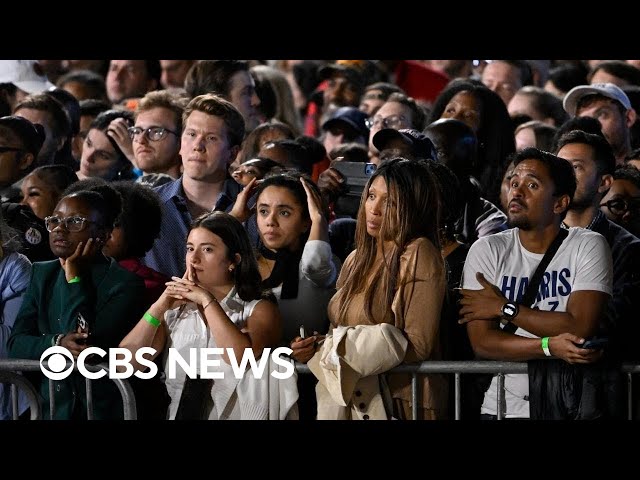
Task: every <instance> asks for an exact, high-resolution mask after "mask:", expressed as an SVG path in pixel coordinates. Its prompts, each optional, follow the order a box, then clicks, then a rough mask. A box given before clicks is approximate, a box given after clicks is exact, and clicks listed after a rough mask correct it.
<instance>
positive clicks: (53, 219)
mask: <svg viewBox="0 0 640 480" xmlns="http://www.w3.org/2000/svg"><path fill="white" fill-rule="evenodd" d="M63 223H64V228H66V229H67V230H68V231H70V232H80V231H82V230H84V228H85V227H86V226H87V225H88V224H89V223H97V222H94V221H93V220H89V219H88V218H85V217H81V216H80V215H74V216H72V217H67V218H60V217H58V216H57V215H51V216H49V217H45V219H44V226H45V227H47V230H48V231H49V232H53V231H54V230H55V229H56V228H58V227H59V226H60V225H62V224H63Z"/></svg>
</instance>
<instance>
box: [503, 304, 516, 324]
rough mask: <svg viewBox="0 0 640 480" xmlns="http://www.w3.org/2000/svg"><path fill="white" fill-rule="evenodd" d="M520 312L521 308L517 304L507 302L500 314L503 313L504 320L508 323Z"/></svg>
mask: <svg viewBox="0 0 640 480" xmlns="http://www.w3.org/2000/svg"><path fill="white" fill-rule="evenodd" d="M519 311H520V307H518V304H517V303H513V302H507V303H505V304H504V305H503V306H502V308H501V309H500V313H502V318H504V319H505V320H506V321H507V322H511V321H512V320H513V319H514V318H516V315H518V312H519Z"/></svg>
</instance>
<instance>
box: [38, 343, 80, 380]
mask: <svg viewBox="0 0 640 480" xmlns="http://www.w3.org/2000/svg"><path fill="white" fill-rule="evenodd" d="M67 360H71V365H67ZM40 370H42V373H43V374H44V376H45V377H47V378H50V379H51V380H64V379H65V378H67V377H68V376H69V375H71V372H73V355H71V352H70V351H69V350H67V349H66V348H64V347H60V346H56V347H49V348H47V349H46V350H45V351H44V352H42V355H41V356H40Z"/></svg>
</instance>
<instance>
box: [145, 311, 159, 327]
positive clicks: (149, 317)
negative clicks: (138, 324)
mask: <svg viewBox="0 0 640 480" xmlns="http://www.w3.org/2000/svg"><path fill="white" fill-rule="evenodd" d="M142 318H144V319H145V320H146V321H147V322H149V323H150V324H151V325H153V326H154V327H156V328H157V327H159V326H160V320H158V319H157V318H156V317H154V316H153V315H151V314H150V313H149V312H147V313H145V314H144V315H143V316H142Z"/></svg>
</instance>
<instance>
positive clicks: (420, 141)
mask: <svg viewBox="0 0 640 480" xmlns="http://www.w3.org/2000/svg"><path fill="white" fill-rule="evenodd" d="M393 139H398V140H401V141H402V142H404V143H405V144H406V145H408V146H409V147H410V148H411V149H412V151H413V154H414V155H415V156H416V157H418V158H424V159H427V158H432V159H435V154H434V151H435V147H434V146H433V142H432V141H431V139H430V138H429V137H427V136H426V135H425V134H424V133H420V132H419V131H418V130H415V129H413V128H402V129H400V130H395V129H393V128H383V129H382V130H380V131H379V132H378V133H376V134H375V135H374V136H373V145H374V146H375V147H376V148H377V149H378V150H379V151H382V150H384V149H385V147H386V145H387V144H388V143H389V141H390V140H393Z"/></svg>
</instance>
